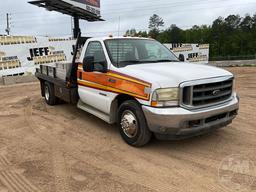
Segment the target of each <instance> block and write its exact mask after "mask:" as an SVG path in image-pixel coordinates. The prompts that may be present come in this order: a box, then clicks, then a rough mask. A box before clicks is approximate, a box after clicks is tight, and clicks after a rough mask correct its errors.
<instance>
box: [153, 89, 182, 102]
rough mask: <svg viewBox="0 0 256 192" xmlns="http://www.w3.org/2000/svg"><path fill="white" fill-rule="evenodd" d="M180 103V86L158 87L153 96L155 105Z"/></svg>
mask: <svg viewBox="0 0 256 192" xmlns="http://www.w3.org/2000/svg"><path fill="white" fill-rule="evenodd" d="M178 104H179V88H166V89H157V90H156V91H155V92H154V93H153V96H152V102H151V105H152V106H154V107H168V106H177V105H178Z"/></svg>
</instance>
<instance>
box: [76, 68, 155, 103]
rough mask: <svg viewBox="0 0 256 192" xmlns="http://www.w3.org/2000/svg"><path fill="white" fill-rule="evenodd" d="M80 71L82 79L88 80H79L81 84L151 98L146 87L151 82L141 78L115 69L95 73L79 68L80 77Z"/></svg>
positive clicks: (145, 98) (78, 75) (78, 74)
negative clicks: (146, 91)
mask: <svg viewBox="0 0 256 192" xmlns="http://www.w3.org/2000/svg"><path fill="white" fill-rule="evenodd" d="M79 67H81V65H79ZM80 73H82V80H84V81H87V82H86V83H85V82H81V81H80V82H79V80H78V82H79V84H80V85H83V86H87V87H91V88H96V89H100V90H104V91H109V92H114V93H125V94H128V95H131V96H135V97H137V98H140V99H143V100H147V101H148V100H149V98H150V94H147V93H145V88H146V87H151V84H150V83H148V82H145V81H142V80H140V79H137V78H134V77H131V76H128V75H125V74H122V73H118V72H115V71H108V72H107V73H93V72H84V71H82V70H78V71H77V77H80ZM109 79H111V81H109Z"/></svg>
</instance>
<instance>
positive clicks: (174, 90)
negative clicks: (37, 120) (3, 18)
mask: <svg viewBox="0 0 256 192" xmlns="http://www.w3.org/2000/svg"><path fill="white" fill-rule="evenodd" d="M81 44H83V45H84V46H83V49H82V51H81V56H80V58H79V59H78V60H77V61H76V57H77V48H78V47H79V46H80V45H81ZM59 66H64V67H63V68H62V69H60V68H61V67H59ZM68 66H69V67H68ZM63 69H64V78H63ZM61 74H62V75H61ZM36 77H37V78H38V79H39V80H40V83H41V93H42V96H43V97H45V100H46V102H47V104H49V105H55V104H56V103H57V100H58V99H61V100H64V101H66V102H68V103H71V104H74V105H77V107H78V108H80V109H82V110H84V111H87V112H89V113H91V114H93V115H95V116H97V117H99V118H100V119H102V120H104V121H106V122H107V123H110V124H117V125H118V127H119V130H120V134H121V136H122V138H123V139H124V141H126V143H128V144H129V145H132V146H135V147H140V146H143V145H145V144H147V143H148V142H149V141H150V139H151V137H152V135H153V134H154V135H155V136H156V137H157V138H158V139H183V138H187V137H192V136H196V135H201V134H204V133H208V132H211V131H214V130H216V129H218V128H222V127H225V126H227V125H229V124H230V123H232V120H233V119H234V118H235V117H236V115H237V113H238V109H239V98H238V96H237V94H236V92H235V89H234V76H233V75H232V74H231V73H230V72H228V71H226V70H223V69H220V68H216V67H211V66H205V65H195V64H189V63H185V62H180V61H179V60H178V59H177V58H176V56H175V55H174V54H173V53H172V52H171V51H170V50H168V49H167V48H166V47H165V46H163V45H162V44H160V43H159V42H157V41H155V40H153V39H148V38H138V37H117V38H115V37H104V38H88V39H87V38H79V39H78V42H77V46H76V51H75V54H74V59H73V62H72V63H70V64H56V65H54V66H45V65H41V66H40V69H37V72H36Z"/></svg>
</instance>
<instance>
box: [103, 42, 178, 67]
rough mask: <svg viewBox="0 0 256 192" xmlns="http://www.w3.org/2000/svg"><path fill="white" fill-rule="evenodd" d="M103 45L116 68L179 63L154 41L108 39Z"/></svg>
mask: <svg viewBox="0 0 256 192" xmlns="http://www.w3.org/2000/svg"><path fill="white" fill-rule="evenodd" d="M105 45H106V47H107V50H108V54H109V56H110V59H111V62H112V63H113V64H114V65H115V66H117V67H125V66H127V65H138V64H145V63H160V62H178V61H179V60H178V59H177V57H176V56H175V55H174V54H173V53H172V52H171V51H170V50H169V49H168V48H166V47H165V46H164V45H162V44H161V43H159V42H157V41H155V40H150V39H109V40H106V41H105Z"/></svg>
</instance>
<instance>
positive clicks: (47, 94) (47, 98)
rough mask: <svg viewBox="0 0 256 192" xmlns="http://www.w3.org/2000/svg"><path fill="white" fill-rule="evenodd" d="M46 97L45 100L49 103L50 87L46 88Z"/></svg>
mask: <svg viewBox="0 0 256 192" xmlns="http://www.w3.org/2000/svg"><path fill="white" fill-rule="evenodd" d="M44 95H45V99H46V100H47V101H49V98H50V92H49V88H48V86H45V91H44Z"/></svg>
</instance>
